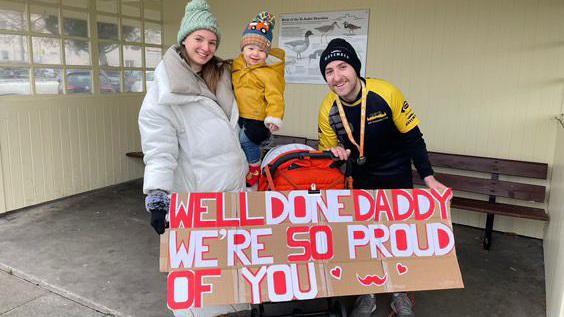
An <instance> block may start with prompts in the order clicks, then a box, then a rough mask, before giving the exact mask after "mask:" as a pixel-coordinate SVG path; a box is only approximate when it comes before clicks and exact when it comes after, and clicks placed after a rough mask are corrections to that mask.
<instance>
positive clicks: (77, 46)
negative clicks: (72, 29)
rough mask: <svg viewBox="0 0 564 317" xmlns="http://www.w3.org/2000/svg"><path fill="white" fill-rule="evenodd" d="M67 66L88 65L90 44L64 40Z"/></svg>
mask: <svg viewBox="0 0 564 317" xmlns="http://www.w3.org/2000/svg"><path fill="white" fill-rule="evenodd" d="M65 58H66V64H67V65H90V44H89V43H88V41H81V40H65Z"/></svg>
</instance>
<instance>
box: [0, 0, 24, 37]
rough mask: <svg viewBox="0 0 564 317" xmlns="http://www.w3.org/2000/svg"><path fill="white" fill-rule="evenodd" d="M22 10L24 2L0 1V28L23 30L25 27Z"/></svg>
mask: <svg viewBox="0 0 564 317" xmlns="http://www.w3.org/2000/svg"><path fill="white" fill-rule="evenodd" d="M24 11H25V7H24V4H20V3H14V2H6V1H0V30H12V31H22V30H24V29H25V28H26V26H25V14H24Z"/></svg>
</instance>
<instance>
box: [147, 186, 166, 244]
mask: <svg viewBox="0 0 564 317" xmlns="http://www.w3.org/2000/svg"><path fill="white" fill-rule="evenodd" d="M169 206H170V199H169V198H168V194H167V193H166V192H165V191H162V190H153V191H150V192H149V194H148V195H147V197H145V209H147V211H148V212H150V213H151V226H152V227H153V228H154V229H155V231H156V232H157V233H158V234H163V233H164V231H165V227H166V220H165V217H166V214H167V213H168V208H169Z"/></svg>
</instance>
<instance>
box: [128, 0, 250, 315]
mask: <svg viewBox="0 0 564 317" xmlns="http://www.w3.org/2000/svg"><path fill="white" fill-rule="evenodd" d="M219 40H220V37H219V31H218V29H217V23H216V19H215V17H214V15H213V14H212V13H211V12H210V11H209V8H208V4H207V3H206V2H205V0H193V1H192V2H189V3H188V4H187V5H186V13H185V15H184V17H183V18H182V22H181V25H180V30H179V32H178V36H177V41H178V43H177V44H176V45H173V46H172V47H171V48H170V49H168V51H167V52H166V53H165V55H164V56H163V60H162V61H161V62H160V63H159V65H158V66H157V68H156V70H155V83H156V84H154V85H153V86H152V87H151V89H149V91H148V92H147V96H146V97H145V100H144V101H143V105H142V107H141V111H140V113H139V130H140V132H141V145H142V148H143V153H144V161H145V176H144V184H143V192H144V193H145V194H147V197H146V199H145V205H146V208H147V211H149V212H150V213H151V225H152V226H153V228H154V229H155V231H157V233H158V234H162V233H163V232H164V229H165V217H166V214H167V212H168V207H169V203H170V201H169V198H168V194H169V193H170V192H206V191H208V192H227V191H243V190H244V189H245V176H246V174H247V162H246V158H245V155H244V153H243V151H242V150H241V147H240V145H239V128H238V125H237V120H238V119H239V112H238V110H237V104H236V102H235V98H234V96H233V90H232V86H231V72H230V70H229V65H227V64H226V63H224V62H222V61H221V60H220V59H219V58H217V57H215V56H214V54H215V52H216V49H217V46H218V44H219ZM247 309H250V308H249V305H222V306H211V307H204V308H201V309H190V310H188V311H175V312H174V314H175V316H198V317H200V316H217V315H220V314H226V313H229V312H234V311H239V310H247Z"/></svg>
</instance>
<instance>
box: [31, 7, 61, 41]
mask: <svg viewBox="0 0 564 317" xmlns="http://www.w3.org/2000/svg"><path fill="white" fill-rule="evenodd" d="M30 10H31V30H32V31H33V32H39V33H47V34H56V35H57V34H59V12H58V10H57V9H55V8H46V7H37V6H31V8H30Z"/></svg>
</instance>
